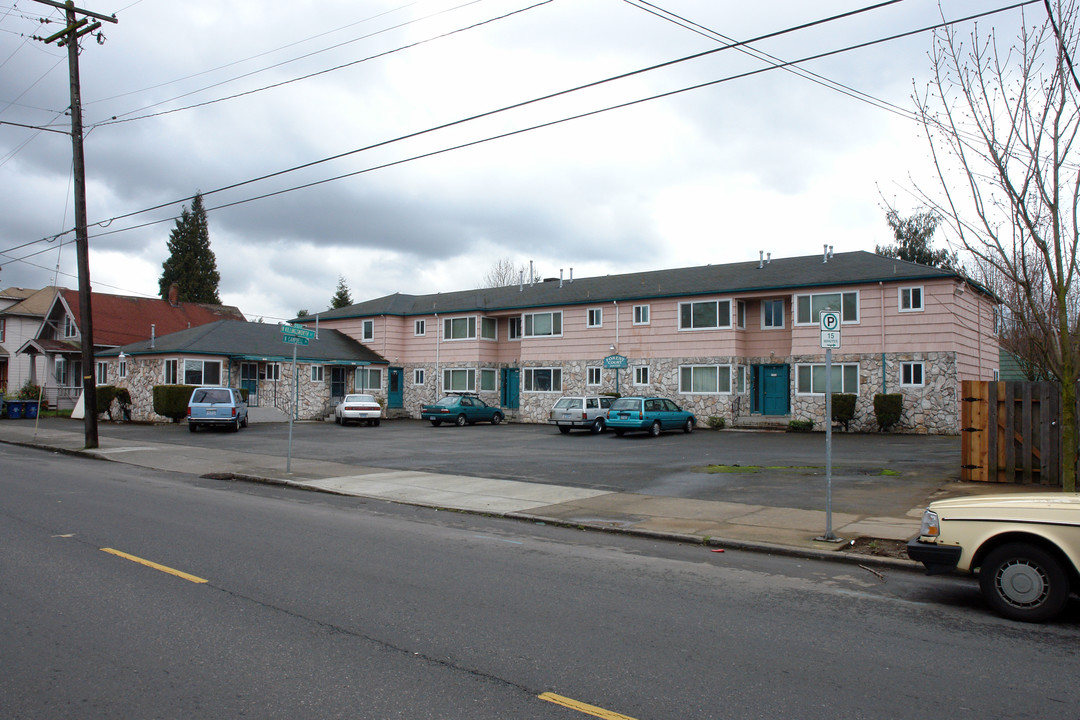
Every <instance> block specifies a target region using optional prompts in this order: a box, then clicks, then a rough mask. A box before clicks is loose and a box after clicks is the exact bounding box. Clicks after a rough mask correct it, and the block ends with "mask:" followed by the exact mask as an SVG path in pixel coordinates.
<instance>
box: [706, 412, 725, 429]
mask: <svg viewBox="0 0 1080 720" xmlns="http://www.w3.org/2000/svg"><path fill="white" fill-rule="evenodd" d="M705 424H706V425H708V426H709V427H711V428H712V429H713V430H723V429H724V428H725V427H726V426H727V419H726V418H723V417H720V416H719V415H710V416H709V417H708V419H706V420H705Z"/></svg>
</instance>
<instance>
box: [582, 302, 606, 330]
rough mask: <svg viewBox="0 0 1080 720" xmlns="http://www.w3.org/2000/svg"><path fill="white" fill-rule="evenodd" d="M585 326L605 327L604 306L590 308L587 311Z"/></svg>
mask: <svg viewBox="0 0 1080 720" xmlns="http://www.w3.org/2000/svg"><path fill="white" fill-rule="evenodd" d="M585 327H587V328H598V327H604V308H598V307H596V308H589V309H588V310H586V311H585Z"/></svg>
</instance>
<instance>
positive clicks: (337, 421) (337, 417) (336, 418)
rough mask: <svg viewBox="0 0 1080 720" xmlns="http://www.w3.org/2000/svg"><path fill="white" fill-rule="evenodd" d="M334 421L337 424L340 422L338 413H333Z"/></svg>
mask: <svg viewBox="0 0 1080 720" xmlns="http://www.w3.org/2000/svg"><path fill="white" fill-rule="evenodd" d="M334 422H336V423H337V424H338V425H340V424H341V416H340V415H335V416H334Z"/></svg>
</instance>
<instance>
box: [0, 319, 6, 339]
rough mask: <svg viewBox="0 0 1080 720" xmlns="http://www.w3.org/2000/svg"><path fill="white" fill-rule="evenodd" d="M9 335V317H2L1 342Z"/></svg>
mask: <svg viewBox="0 0 1080 720" xmlns="http://www.w3.org/2000/svg"><path fill="white" fill-rule="evenodd" d="M5 337H7V318H0V343H2V342H4V338H5Z"/></svg>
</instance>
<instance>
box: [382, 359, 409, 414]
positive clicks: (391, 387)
mask: <svg viewBox="0 0 1080 720" xmlns="http://www.w3.org/2000/svg"><path fill="white" fill-rule="evenodd" d="M389 373H390V377H389V379H388V381H387V385H386V406H387V407H392V408H403V407H405V391H404V388H403V385H404V381H403V379H402V378H404V377H405V371H404V370H403V369H402V368H399V367H392V368H390V370H389Z"/></svg>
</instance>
